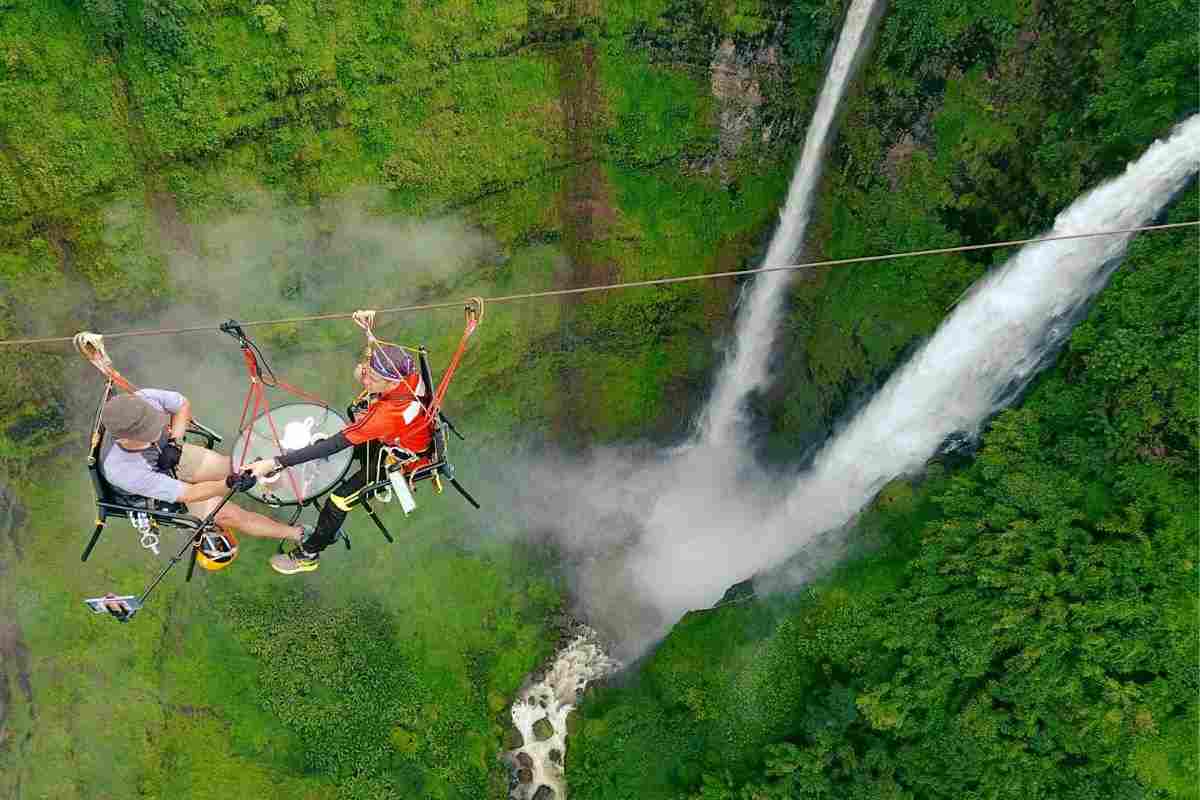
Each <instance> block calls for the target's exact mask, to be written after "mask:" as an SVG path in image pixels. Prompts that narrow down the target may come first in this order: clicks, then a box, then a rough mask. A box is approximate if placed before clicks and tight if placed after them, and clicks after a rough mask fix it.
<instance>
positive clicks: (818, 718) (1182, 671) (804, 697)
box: [570, 189, 1200, 800]
mask: <svg viewBox="0 0 1200 800" xmlns="http://www.w3.org/2000/svg"><path fill="white" fill-rule="evenodd" d="M1197 198H1198V195H1197V192H1196V191H1195V190H1194V189H1193V190H1192V191H1191V192H1190V194H1189V196H1188V198H1187V199H1186V200H1185V201H1184V202H1181V203H1180V204H1179V205H1178V206H1177V211H1176V213H1175V215H1174V218H1176V219H1185V218H1191V217H1192V215H1193V214H1194V213H1195V209H1196V201H1197ZM1195 259H1196V253H1195V241H1194V237H1192V236H1191V235H1190V234H1186V233H1181V234H1172V235H1168V236H1163V237H1157V238H1152V239H1151V238H1147V239H1143V240H1139V241H1137V242H1135V244H1134V245H1133V247H1132V248H1131V250H1130V254H1129V257H1128V259H1127V261H1126V264H1125V265H1124V266H1123V267H1122V269H1121V271H1120V272H1118V273H1117V276H1116V277H1115V278H1114V280H1113V284H1112V286H1110V287H1109V289H1107V290H1106V292H1105V293H1104V294H1103V295H1102V296H1101V299H1100V300H1099V302H1098V303H1097V305H1096V308H1095V309H1094V310H1093V312H1092V314H1091V316H1090V317H1089V319H1088V321H1087V322H1086V323H1084V324H1083V325H1081V326H1080V327H1079V328H1078V329H1077V331H1076V332H1075V334H1074V335H1073V337H1072V338H1071V340H1070V343H1069V346H1068V348H1067V350H1066V352H1065V353H1064V354H1063V356H1062V358H1061V359H1060V362H1059V364H1058V365H1057V367H1055V368H1054V369H1053V370H1052V371H1051V372H1049V373H1048V374H1047V375H1045V376H1043V377H1042V378H1041V379H1040V380H1039V381H1038V383H1037V386H1036V387H1035V389H1034V390H1033V391H1032V392H1031V394H1030V396H1029V397H1028V398H1027V399H1026V400H1025V402H1024V403H1023V404H1022V405H1021V407H1020V408H1017V409H1013V410H1010V411H1007V412H1005V413H1003V414H1001V415H1000V416H999V418H998V419H997V420H996V421H995V423H994V424H993V426H992V428H991V430H990V432H989V433H988V434H987V435H986V436H985V438H984V441H983V446H982V449H981V450H980V451H979V454H978V457H977V458H976V460H975V461H974V463H972V464H971V465H970V466H968V467H966V468H965V469H961V470H946V469H943V468H942V467H935V468H934V469H933V470H932V471H931V473H930V475H929V476H928V478H927V479H926V480H925V481H924V482H923V483H922V484H921V485H919V486H916V487H912V488H909V487H907V486H905V485H904V484H898V485H895V486H893V487H892V488H891V489H890V490H889V491H887V492H885V493H884V494H883V495H881V497H880V500H879V501H878V502H877V504H876V506H875V508H874V509H873V510H872V511H871V512H870V514H868V515H867V517H866V518H865V519H864V520H863V521H862V522H861V523H860V528H859V532H858V535H859V536H860V537H862V538H863V539H864V540H866V541H872V540H873V541H876V542H884V543H886V546H885V547H883V548H882V549H880V550H878V551H877V552H875V553H874V554H872V555H870V556H867V557H864V558H863V559H861V560H860V561H858V562H856V563H854V564H852V565H850V566H848V567H846V568H843V569H841V570H840V571H838V572H836V573H835V574H834V575H832V576H831V577H829V578H828V579H826V580H825V581H823V582H821V583H819V584H817V585H815V586H813V587H811V588H810V589H809V590H807V592H806V593H805V595H804V596H802V597H800V598H796V599H790V600H783V601H778V602H772V603H754V604H751V605H740V606H736V605H735V606H730V607H724V608H718V609H717V610H713V611H704V612H695V613H693V614H692V615H690V616H689V617H687V618H686V619H685V620H684V621H683V622H682V623H681V624H680V625H678V626H676V628H675V630H674V631H673V632H672V634H671V636H670V637H669V638H668V639H667V640H666V642H665V643H664V644H663V645H662V646H661V647H660V648H659V649H658V650H657V652H655V654H654V655H653V657H652V658H651V659H650V660H649V661H648V662H647V663H646V664H645V665H644V666H643V667H642V668H641V670H640V671H639V674H638V680H637V683H636V684H635V685H633V686H632V687H629V688H621V689H617V688H612V689H602V690H598V691H596V692H594V693H593V696H592V697H591V698H590V699H589V701H588V702H587V703H586V704H585V705H584V706H583V712H582V713H583V714H584V716H585V721H584V723H583V724H582V725H581V726H580V731H579V733H578V734H577V736H576V738H575V740H574V741H573V744H572V748H573V749H572V753H571V759H572V760H571V773H570V775H571V781H572V786H573V788H574V790H575V796H577V797H585V798H593V797H594V798H601V797H603V798H606V799H607V798H655V797H663V798H668V797H671V798H674V797H679V798H683V797H687V798H691V800H735V799H736V800H749V799H750V798H756V799H757V798H778V799H779V800H784V798H838V797H864V798H866V797H895V798H908V797H923V798H938V797H946V798H953V797H962V796H963V793H964V792H970V793H973V795H974V796H978V797H996V798H1006V797H1012V798H1017V797H1045V798H1057V797H1099V796H1103V797H1122V798H1141V797H1180V798H1184V797H1190V798H1194V797H1196V796H1197V793H1196V786H1197V779H1198V778H1200V763H1198V762H1197V758H1196V729H1197V724H1198V723H1200V703H1198V702H1197V688H1198V683H1197V668H1196V650H1195V643H1196V640H1197V635H1198V633H1200V629H1198V625H1197V615H1196V608H1197V607H1196V594H1195V587H1196V581H1197V578H1198V577H1200V560H1198V555H1200V554H1198V553H1197V548H1196V542H1197V536H1198V535H1200V529H1198V528H1197V520H1196V514H1195V509H1196V507H1197V502H1198V499H1200V498H1198V497H1197V493H1196V485H1197V471H1196V464H1197V456H1198V454H1200V453H1198V450H1197V445H1198V440H1197V422H1198V421H1200V420H1198V416H1197V403H1196V398H1197V392H1198V390H1200V386H1198V382H1197V376H1196V372H1195V365H1196V362H1197V358H1198V357H1200V353H1198V346H1197V343H1198V342H1200V319H1198V314H1197V309H1196V304H1195V298H1196V294H1197V291H1198V290H1200V283H1198V280H1197V274H1196V270H1195Z"/></svg>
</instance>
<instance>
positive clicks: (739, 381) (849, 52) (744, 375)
mask: <svg viewBox="0 0 1200 800" xmlns="http://www.w3.org/2000/svg"><path fill="white" fill-rule="evenodd" d="M884 3H885V0H854V2H852V3H851V5H850V10H849V11H847V12H846V21H845V23H843V25H842V34H841V37H840V38H839V39H838V43H837V48H836V49H835V50H834V53H833V61H832V62H831V63H830V65H829V72H828V73H826V76H825V84H824V85H823V86H822V87H821V96H820V97H819V98H818V99H817V109H816V111H815V112H814V113H813V119H812V123H811V124H810V125H809V126H808V131H807V133H806V134H805V137H804V149H803V150H802V151H801V155H800V161H799V163H798V164H797V165H796V172H795V174H794V175H793V176H792V184H791V187H790V188H789V189H788V196H787V202H786V203H785V204H784V207H783V211H782V212H780V215H779V227H778V228H777V229H776V231H775V235H774V236H773V237H772V239H771V245H770V247H769V248H768V249H767V256H766V258H765V259H763V263H762V266H764V267H778V266H786V265H787V264H791V263H793V262H794V260H795V258H796V256H797V255H798V254H799V252H800V247H801V245H802V244H803V242H804V231H805V229H806V228H807V227H808V220H809V217H810V216H811V215H812V206H813V200H814V198H815V196H816V190H817V183H818V181H820V179H821V169H822V167H823V165H824V162H825V151H826V149H827V148H828V143H829V141H830V138H831V136H832V134H833V131H834V121H835V120H836V118H837V111H838V107H839V106H840V105H841V102H842V98H843V97H844V96H845V94H846V87H847V86H848V85H849V83H850V79H851V78H852V77H853V75H854V71H855V68H856V67H857V66H858V64H859V63H860V62H861V60H862V58H861V57H862V55H863V54H864V53H865V52H866V51H867V47H868V45H869V44H870V35H871V32H872V31H873V29H874V26H873V25H872V23H873V22H874V21H875V20H876V19H877V18H878V15H879V12H880V11H882V9H883V7H884ZM791 276H792V273H790V272H768V273H765V274H763V275H759V276H758V277H757V278H755V280H754V282H753V283H752V284H750V285H749V286H748V287H747V288H746V290H745V291H744V293H743V295H742V299H741V302H740V304H739V305H740V310H739V312H738V320H737V332H736V336H735V338H734V341H733V343H732V344H731V346H730V352H729V354H728V356H727V358H726V362H725V365H724V366H723V367H722V369H721V372H720V374H719V375H718V377H717V384H716V386H715V387H714V388H713V394H712V397H711V398H709V401H708V405H707V407H706V409H705V411H704V413H703V414H702V415H701V419H700V425H699V428H700V438H701V440H702V441H703V442H705V443H706V444H711V445H718V446H724V445H731V444H735V443H738V442H740V441H741V439H742V437H741V432H742V431H744V430H745V425H744V424H743V422H744V420H743V404H744V402H745V399H746V396H747V395H748V394H749V393H750V392H752V391H754V390H756V389H759V388H761V387H762V386H764V385H765V384H766V382H767V359H768V357H769V356H770V353H771V346H772V344H773V343H774V341H775V330H776V328H777V321H778V320H777V318H778V316H779V311H780V308H781V305H782V303H783V291H784V288H785V287H786V286H787V284H788V282H789V281H790V279H791Z"/></svg>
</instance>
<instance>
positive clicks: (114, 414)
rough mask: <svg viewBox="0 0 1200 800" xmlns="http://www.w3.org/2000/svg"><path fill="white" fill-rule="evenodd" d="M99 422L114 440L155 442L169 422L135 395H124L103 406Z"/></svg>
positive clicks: (164, 415) (161, 413)
mask: <svg viewBox="0 0 1200 800" xmlns="http://www.w3.org/2000/svg"><path fill="white" fill-rule="evenodd" d="M100 421H101V422H103V423H104V427H105V428H107V429H108V433H109V435H110V436H112V437H113V438H114V439H136V440H137V441H139V442H157V441H158V437H159V436H160V435H161V434H162V432H163V428H165V427H167V423H168V422H169V421H170V420H169V418H168V417H167V415H166V414H164V413H163V412H161V411H159V410H158V409H157V408H155V407H154V406H152V405H150V404H149V403H147V402H146V401H145V400H143V399H142V398H140V397H138V396H137V395H132V394H126V395H121V396H120V397H114V398H113V399H112V400H109V401H108V402H107V403H105V404H104V411H103V412H102V413H101V414H100Z"/></svg>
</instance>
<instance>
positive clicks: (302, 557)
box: [271, 547, 321, 575]
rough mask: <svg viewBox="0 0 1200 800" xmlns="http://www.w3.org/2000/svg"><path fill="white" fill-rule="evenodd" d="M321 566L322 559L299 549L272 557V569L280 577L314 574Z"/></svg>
mask: <svg viewBox="0 0 1200 800" xmlns="http://www.w3.org/2000/svg"><path fill="white" fill-rule="evenodd" d="M319 566H321V563H320V557H319V556H318V555H317V554H316V553H306V552H304V551H303V550H301V549H300V548H298V547H297V548H296V549H295V550H293V551H292V552H290V553H277V554H276V555H273V556H271V569H273V570H275V571H276V572H278V573H279V574H280V575H295V574H296V573H297V572H312V571H313V570H315V569H316V568H317V567H319Z"/></svg>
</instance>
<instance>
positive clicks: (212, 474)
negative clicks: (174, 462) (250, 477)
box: [175, 442, 229, 483]
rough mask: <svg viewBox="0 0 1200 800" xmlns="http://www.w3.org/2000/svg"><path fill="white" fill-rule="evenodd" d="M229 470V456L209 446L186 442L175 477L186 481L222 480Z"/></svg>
mask: <svg viewBox="0 0 1200 800" xmlns="http://www.w3.org/2000/svg"><path fill="white" fill-rule="evenodd" d="M228 471H229V462H228V457H227V456H223V455H221V454H220V453H218V452H215V451H213V450H209V449H208V448H207V447H199V446H197V445H194V444H188V443H186V442H185V443H184V445H183V455H181V456H180V457H179V465H178V466H177V467H175V477H177V478H179V480H181V481H183V482H184V483H200V482H201V481H214V480H220V478H221V477H223V476H224V474H225V473H227V472H228Z"/></svg>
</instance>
